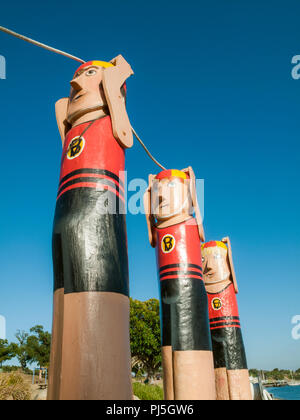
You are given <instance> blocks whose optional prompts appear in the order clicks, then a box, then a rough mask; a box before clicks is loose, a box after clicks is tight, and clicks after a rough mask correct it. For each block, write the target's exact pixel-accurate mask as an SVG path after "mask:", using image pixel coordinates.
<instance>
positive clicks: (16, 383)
mask: <svg viewBox="0 0 300 420" xmlns="http://www.w3.org/2000/svg"><path fill="white" fill-rule="evenodd" d="M3 400H20V401H23V400H30V386H29V384H28V383H26V382H25V381H24V379H23V377H22V376H21V375H20V374H19V373H11V374H7V373H1V374H0V401H3Z"/></svg>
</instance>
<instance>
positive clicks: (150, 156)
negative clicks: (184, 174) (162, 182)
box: [131, 127, 166, 171]
mask: <svg viewBox="0 0 300 420" xmlns="http://www.w3.org/2000/svg"><path fill="white" fill-rule="evenodd" d="M131 129H132V132H133V134H134V135H135V137H136V138H137V140H138V141H139V142H140V143H141V145H142V147H143V149H144V150H145V152H146V153H147V155H148V156H149V158H150V159H151V160H153V162H154V163H155V164H156V165H157V166H159V167H160V168H161V169H162V170H163V171H165V170H166V168H165V167H164V166H162V165H161V164H160V163H159V162H158V161H157V160H156V159H155V158H154V157H153V156H152V155H151V153H150V152H149V150H148V149H147V147H146V146H145V144H144V143H143V142H142V140H141V139H140V137H139V136H138V135H137V133H136V131H135V129H134V128H133V127H131Z"/></svg>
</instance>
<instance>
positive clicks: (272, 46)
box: [0, 0, 300, 369]
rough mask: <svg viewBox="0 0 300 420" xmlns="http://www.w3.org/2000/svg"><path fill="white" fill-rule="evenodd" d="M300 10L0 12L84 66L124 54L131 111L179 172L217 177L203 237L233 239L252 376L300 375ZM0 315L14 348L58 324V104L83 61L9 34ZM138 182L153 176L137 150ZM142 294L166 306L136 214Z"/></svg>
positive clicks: (152, 7) (176, 5) (169, 5)
mask: <svg viewBox="0 0 300 420" xmlns="http://www.w3.org/2000/svg"><path fill="white" fill-rule="evenodd" d="M299 15H300V3H299V1H296V0H294V1H292V0H286V1H285V2H283V1H276V0H274V1H272V2H270V1H266V0H264V1H257V0H256V1H253V0H251V1H248V0H245V1H240V0H231V1H224V0H215V1H196V0H193V1H191V0H187V1H185V2H182V1H178V0H174V1H172V2H171V1H166V0H163V1H162V0H160V1H157V0H153V1H151V2H149V3H143V2H140V1H133V0H128V1H126V2H125V1H121V0H113V1H106V2H104V1H103V2H100V1H95V0H90V1H89V2H82V1H80V2H79V1H77V0H75V1H72V2H67V1H57V0H53V1H51V2H46V3H45V2H43V3H37V2H36V1H32V0H28V1H26V2H21V1H12V2H5V3H4V4H3V5H1V22H0V25H3V26H7V27H9V28H11V29H15V30H16V31H18V32H21V33H24V34H26V35H28V36H31V37H33V38H36V39H38V40H39V41H41V42H45V43H48V44H51V45H53V46H55V47H57V48H60V49H64V50H66V51H68V52H70V53H73V54H75V55H77V56H80V57H82V58H83V59H86V60H91V59H100V60H109V59H111V58H113V57H114V56H116V55H117V54H119V53H121V54H123V55H124V56H125V57H126V59H127V60H128V61H129V62H130V63H131V65H132V67H133V69H134V71H135V75H134V77H132V78H131V79H130V80H129V81H128V112H129V115H130V118H131V122H132V124H133V126H134V127H135V129H136V130H137V131H138V133H140V135H141V137H142V138H143V140H144V141H145V142H146V143H147V144H148V145H149V146H150V148H151V150H152V151H153V153H154V154H155V155H156V156H157V157H158V159H159V160H161V161H162V162H163V163H164V164H165V165H166V166H168V167H169V168H182V167H186V166H187V165H192V166H193V168H194V170H195V173H196V175H197V177H198V178H204V179H205V220H204V222H205V230H206V236H207V240H211V239H220V238H222V236H225V235H229V236H230V237H231V240H232V247H233V253H234V261H235V267H236V272H237V278H238V283H239V287H240V294H239V297H238V299H239V306H240V315H241V319H242V324H243V331H244V338H245V343H246V350H247V355H248V362H249V366H250V367H258V368H265V369H271V368H275V367H279V368H290V369H296V368H299V367H300V358H299V354H300V351H299V350H300V340H298V341H294V340H292V338H291V329H292V325H291V318H292V316H293V315H296V314H300V304H299V295H300V293H299V292H300V276H299V260H300V245H299V237H300V228H299V214H300V194H299V185H300V183H299V163H300V158H299V156H300V141H299V140H300V139H299V133H300V130H299V127H300V125H299V115H300V80H298V81H296V80H293V79H292V77H291V69H292V65H291V58H292V57H293V56H294V55H296V54H300V43H299V35H300V26H299ZM0 55H3V56H5V57H6V60H7V80H0V98H1V114H0V121H1V134H0V137H1V143H0V147H1V149H0V150H1V172H2V177H1V179H2V183H1V218H0V231H1V238H0V272H1V281H0V314H1V315H4V316H5V317H6V318H7V333H8V334H7V335H8V339H10V340H11V339H13V337H14V334H15V332H16V330H17V329H25V330H28V329H29V328H30V327H31V326H33V325H35V324H43V325H45V327H46V328H47V329H48V330H50V329H51V322H52V262H51V231H52V220H53V214H54V208H55V200H56V192H57V185H58V177H59V166H60V155H61V141H60V138H59V134H58V131H57V127H56V121H55V114H54V104H55V102H56V100H57V99H59V98H61V97H63V96H68V93H69V84H68V82H69V81H70V80H71V77H72V75H73V72H74V70H75V69H76V68H77V63H76V62H75V61H74V62H73V61H72V60H69V59H66V58H64V57H60V56H58V55H55V54H52V53H49V52H47V51H44V50H42V49H39V48H37V47H33V46H32V45H29V44H27V43H24V42H22V41H20V40H17V39H15V38H11V37H9V36H8V35H5V34H2V33H0ZM127 169H128V177H129V179H132V178H136V177H140V178H144V179H146V178H147V176H148V173H150V172H152V173H154V172H156V171H157V169H156V167H155V166H154V164H153V163H152V162H151V161H150V160H149V159H148V158H147V157H146V155H145V154H144V152H143V151H142V149H141V147H140V146H139V144H137V143H135V145H134V148H133V149H131V150H130V151H128V153H127ZM127 222H128V240H129V259H130V260H129V263H130V288H131V295H132V297H134V298H137V299H141V300H144V299H148V298H151V297H158V287H157V278H156V262H155V255H154V251H153V250H152V249H151V248H150V246H149V244H148V239H147V232H146V225H145V221H144V216H142V215H138V216H132V215H129V216H128V219H127Z"/></svg>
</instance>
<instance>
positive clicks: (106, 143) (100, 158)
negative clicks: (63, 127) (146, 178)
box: [57, 116, 125, 201]
mask: <svg viewBox="0 0 300 420" xmlns="http://www.w3.org/2000/svg"><path fill="white" fill-rule="evenodd" d="M90 124H91V122H87V123H83V124H79V125H78V126H76V127H73V128H72V129H71V130H70V131H69V132H68V133H67V136H66V139H65V143H64V148H63V153H62V159H61V171H60V182H59V190H58V194H57V198H58V199H59V198H60V197H61V196H62V195H63V194H64V193H65V192H66V191H69V190H72V189H75V188H96V189H99V188H100V189H101V188H103V189H107V190H110V191H112V192H113V193H115V194H116V195H117V196H118V198H120V199H121V200H122V201H124V170H125V152H124V149H123V148H122V147H121V146H120V145H119V143H118V142H117V141H116V139H115V138H114V136H113V133H112V126H111V119H110V116H107V117H104V118H101V119H99V120H96V121H94V122H93V123H92V125H91V126H90V127H89V128H88V130H87V131H86V132H85V133H84V134H83V136H82V140H80V144H78V141H79V139H78V137H80V135H81V134H82V133H83V132H84V130H85V129H86V128H87V127H88V126H89V125H90Z"/></svg>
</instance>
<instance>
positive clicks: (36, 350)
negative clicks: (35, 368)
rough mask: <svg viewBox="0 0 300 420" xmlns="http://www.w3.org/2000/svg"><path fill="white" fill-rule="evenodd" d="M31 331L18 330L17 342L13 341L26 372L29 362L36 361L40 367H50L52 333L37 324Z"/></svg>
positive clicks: (17, 355)
mask: <svg viewBox="0 0 300 420" xmlns="http://www.w3.org/2000/svg"><path fill="white" fill-rule="evenodd" d="M30 333H31V334H29V333H27V332H25V331H20V330H18V331H17V333H16V338H17V340H18V342H17V343H12V345H13V346H14V348H15V355H16V357H17V359H18V361H19V363H20V365H21V367H22V369H23V371H24V372H25V371H26V370H27V364H31V363H33V362H36V363H37V364H38V365H39V366H40V367H48V365H49V359H50V345H51V334H50V333H48V332H47V331H44V327H43V326H41V325H36V326H35V327H32V328H31V329H30Z"/></svg>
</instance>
